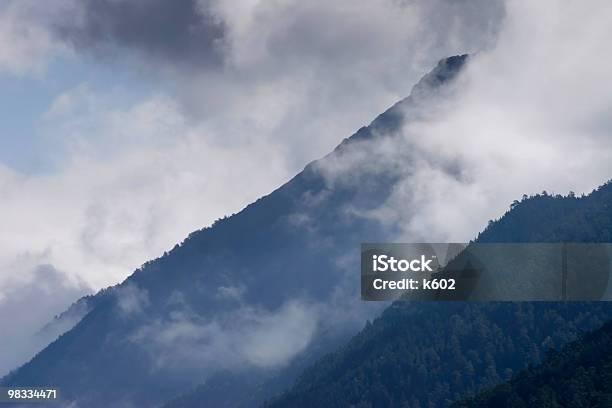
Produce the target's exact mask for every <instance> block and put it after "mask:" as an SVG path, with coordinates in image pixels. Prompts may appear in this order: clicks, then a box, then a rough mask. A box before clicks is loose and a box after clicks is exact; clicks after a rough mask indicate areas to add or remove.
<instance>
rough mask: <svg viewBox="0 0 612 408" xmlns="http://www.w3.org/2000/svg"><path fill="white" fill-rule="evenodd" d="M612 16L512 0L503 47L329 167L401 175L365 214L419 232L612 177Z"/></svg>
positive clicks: (471, 227)
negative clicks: (395, 128)
mask: <svg viewBox="0 0 612 408" xmlns="http://www.w3.org/2000/svg"><path fill="white" fill-rule="evenodd" d="M611 17H612V7H610V6H609V5H608V4H607V3H605V2H601V3H598V4H597V6H593V5H589V6H588V7H586V6H584V5H578V4H571V5H568V4H566V3H562V2H559V1H554V0H551V1H547V2H539V3H538V5H533V4H531V3H529V4H527V3H525V2H521V1H511V2H508V4H507V8H506V19H505V24H504V26H503V28H502V30H501V31H500V35H499V38H498V40H497V42H496V44H495V46H494V47H492V48H491V49H489V50H486V51H483V52H480V53H478V54H476V55H474V56H473V57H472V58H471V59H470V61H469V63H468V65H467V66H466V69H465V72H463V73H462V74H461V75H460V77H459V78H458V82H456V83H455V84H454V85H453V86H451V88H449V89H448V90H447V91H446V92H444V93H443V94H442V97H439V98H437V99H434V100H432V101H431V102H430V103H429V104H428V106H427V108H426V109H425V110H419V108H418V107H417V109H416V113H415V110H414V109H413V110H410V111H405V112H404V113H405V114H406V115H407V116H410V117H411V118H412V120H411V121H407V122H406V123H405V125H404V126H403V128H402V129H401V132H399V134H398V135H396V137H395V138H391V139H387V140H384V141H381V140H380V139H376V140H373V141H370V142H364V143H363V144H362V146H356V147H355V149H354V151H353V152H352V153H351V154H349V155H347V156H346V158H344V159H343V160H340V163H335V164H333V167H329V166H328V168H327V172H328V173H329V174H327V176H328V177H330V175H331V176H333V177H332V179H334V180H342V177H343V175H345V176H346V175H348V176H349V179H353V180H358V177H359V174H360V172H361V171H362V168H363V167H364V166H363V165H364V161H367V163H365V167H366V170H365V171H367V172H370V173H371V172H372V171H378V172H381V173H383V172H385V173H389V172H392V173H393V174H396V175H399V179H400V181H399V182H398V183H397V184H396V185H395V187H394V189H393V191H392V193H391V195H390V196H389V197H388V198H387V200H385V202H383V203H381V205H380V206H378V207H377V208H375V209H373V210H370V211H361V212H357V214H358V215H360V216H366V217H371V218H374V219H378V220H380V221H381V222H384V223H386V224H387V225H388V226H399V227H400V233H399V234H398V236H397V237H396V239H397V240H398V241H414V242H421V241H428V242H466V241H468V240H470V239H473V238H474V237H475V235H476V234H477V233H478V232H479V231H480V230H482V229H483V227H484V226H485V225H486V223H487V221H488V220H490V219H495V218H497V217H499V216H500V215H501V214H503V213H504V212H505V210H507V209H508V206H509V204H510V203H511V202H512V201H513V200H515V199H518V198H520V197H521V196H522V195H523V194H534V193H538V192H541V191H542V190H547V191H549V192H555V193H562V194H567V193H568V192H569V191H570V190H571V191H575V192H584V193H588V192H590V191H591V190H592V189H593V188H595V187H597V186H598V185H600V184H602V183H604V182H605V181H607V180H608V179H610V178H612V166H611V165H610V163H612V143H610V142H611V139H610V137H609V133H610V129H611V127H610V125H611V123H610V120H609V114H608V112H610V109H611V108H612V97H611V96H610V95H612V92H611V91H612V88H611V87H610V86H609V85H608V83H609V81H607V80H606V77H607V72H609V71H610V70H611V69H612V58H608V57H607V54H606V52H605V50H606V48H607V47H608V38H609V36H610V35H611V34H612V29H611V28H610V25H609V24H608V21H610V18H611ZM577 21H580V26H581V27H588V29H584V30H579V29H577V24H578V23H577ZM324 174H325V173H324ZM345 182H346V181H345Z"/></svg>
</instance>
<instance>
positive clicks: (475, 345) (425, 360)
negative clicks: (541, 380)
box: [267, 183, 612, 407]
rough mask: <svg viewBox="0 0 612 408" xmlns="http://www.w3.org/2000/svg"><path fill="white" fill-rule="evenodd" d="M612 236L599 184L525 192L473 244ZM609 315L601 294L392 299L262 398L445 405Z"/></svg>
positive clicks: (609, 192) (605, 191)
mask: <svg viewBox="0 0 612 408" xmlns="http://www.w3.org/2000/svg"><path fill="white" fill-rule="evenodd" d="M611 234H612V184H610V183H607V184H605V185H604V186H602V187H600V188H599V189H597V190H596V191H594V192H593V193H591V194H589V195H588V196H585V197H576V196H575V195H574V194H569V195H568V196H565V197H562V196H559V195H555V196H553V195H550V194H548V193H543V194H538V195H535V196H532V197H524V198H523V200H522V201H520V202H518V201H517V202H515V203H513V205H512V207H511V209H510V210H509V211H508V212H507V213H506V214H505V215H504V216H503V217H501V218H500V219H499V220H496V221H493V222H491V223H490V224H489V226H488V227H487V228H486V229H485V230H484V231H483V232H482V233H481V234H480V235H479V237H478V239H477V242H606V241H608V240H609V237H610V236H611ZM611 317H612V305H610V304H609V303H606V302H601V303H585V302H582V303H581V302H568V303H544V302H540V303H510V302H505V303H427V302H421V303H419V302H396V303H395V304H393V305H392V306H391V307H390V308H389V309H387V310H386V311H385V312H384V313H383V315H382V316H381V317H380V318H378V319H376V320H375V321H374V322H373V323H371V324H368V325H367V326H366V327H365V328H364V329H363V330H362V331H361V333H359V334H358V335H357V336H355V337H354V338H353V339H352V340H351V341H350V342H349V343H348V344H346V345H345V346H343V347H342V348H340V349H339V350H337V351H336V352H335V353H332V354H330V355H328V356H326V357H325V358H323V359H321V360H320V361H319V362H318V363H316V364H315V365H314V366H312V367H311V368H309V369H308V370H306V372H305V373H304V374H303V375H302V376H301V377H300V378H299V380H298V381H297V383H296V384H295V386H294V388H293V389H292V390H290V391H289V392H287V393H285V394H284V395H283V396H281V397H279V398H277V399H275V400H273V401H269V402H268V404H267V406H269V407H307V406H322V407H343V406H356V407H428V406H447V405H450V404H451V403H452V402H453V401H456V400H458V399H460V398H462V397H464V396H466V395H470V394H473V393H475V392H477V391H478V390H482V389H483V388H488V387H491V386H492V385H494V384H497V383H499V382H501V381H504V380H507V379H509V378H511V376H512V375H513V373H516V372H518V371H520V370H522V369H524V368H526V367H527V366H528V365H529V364H537V363H539V362H541V361H542V357H543V356H544V355H545V353H546V351H547V350H549V349H550V348H555V349H556V348H559V347H560V346H562V345H564V344H566V343H567V342H568V341H570V340H573V339H574V338H575V337H576V336H577V335H578V334H579V333H580V332H582V331H586V330H591V329H595V328H598V327H600V326H601V325H602V324H603V323H604V322H605V321H606V320H608V319H610V318H611Z"/></svg>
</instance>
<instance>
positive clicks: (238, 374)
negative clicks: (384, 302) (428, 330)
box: [2, 56, 466, 407]
mask: <svg viewBox="0 0 612 408" xmlns="http://www.w3.org/2000/svg"><path fill="white" fill-rule="evenodd" d="M465 60H466V57H465V56H459V57H452V58H449V59H446V60H443V61H441V62H440V64H439V65H438V66H437V67H436V68H435V69H434V70H433V71H432V72H431V73H429V74H428V75H426V76H425V77H424V78H423V79H422V80H421V81H420V82H419V83H418V84H417V85H416V86H415V87H414V89H413V91H412V93H411V95H410V96H409V97H408V98H406V99H404V100H402V101H400V102H399V103H398V104H396V105H394V106H393V107H392V108H390V109H389V110H388V111H386V112H385V113H383V114H382V115H380V116H379V117H377V118H376V119H375V120H374V121H373V122H372V123H371V124H370V125H369V126H368V127H364V128H361V129H359V131H357V133H356V134H354V135H353V136H351V137H350V138H348V139H345V140H344V141H343V142H342V144H340V146H338V148H336V150H335V151H334V152H332V153H331V154H329V155H328V156H326V157H325V158H324V159H322V160H319V161H317V162H314V163H311V164H310V165H308V166H307V167H306V168H305V169H304V171H303V172H301V173H300V174H298V175H297V176H296V177H294V178H293V179H292V180H291V181H289V182H288V183H286V184H285V185H283V186H282V187H280V188H279V189H277V190H276V191H274V192H273V193H271V194H270V195H268V196H266V197H263V198H261V199H259V200H257V201H256V202H255V203H253V204H251V205H249V206H248V207H246V208H245V209H244V210H243V211H241V212H240V213H238V214H235V215H233V216H231V217H229V218H225V219H222V220H219V221H218V222H216V223H215V224H214V225H213V226H212V227H210V228H206V229H203V230H200V231H197V232H194V233H192V234H191V235H190V236H189V237H188V238H187V239H186V240H185V241H184V242H183V243H182V244H181V245H177V246H176V247H175V248H174V249H173V250H172V251H170V252H169V253H167V254H165V255H164V256H162V257H161V258H158V259H156V260H154V261H151V262H148V263H146V264H145V265H143V267H142V268H140V269H139V270H137V271H136V272H135V273H134V274H133V275H131V276H130V277H129V278H128V279H126V280H125V281H124V282H123V283H121V284H120V285H117V286H115V287H112V288H109V289H106V290H103V291H101V292H100V293H98V294H97V295H96V296H94V297H93V298H91V299H89V300H88V302H87V304H88V306H89V312H88V313H87V314H86V315H85V317H84V318H83V319H82V320H81V321H80V322H79V323H78V324H77V325H76V326H75V327H74V328H72V329H71V330H70V331H68V332H67V333H65V334H64V335H62V336H61V337H59V338H58V339H57V340H56V341H55V342H53V343H52V344H50V345H49V346H48V347H47V348H46V349H44V350H43V351H42V352H40V353H39V354H38V355H36V356H35V357H34V358H33V359H32V360H31V361H30V362H28V363H27V364H25V365H24V366H22V367H21V368H19V369H18V370H16V371H15V372H13V373H11V374H9V375H8V376H7V377H5V378H4V379H3V380H2V384H3V385H9V386H26V385H30V386H31V385H37V384H44V385H54V386H57V387H59V388H61V389H62V395H63V397H64V398H65V399H66V400H67V401H76V402H77V403H78V404H79V406H87V407H97V406H108V405H112V406H134V405H135V406H151V405H155V404H158V403H161V402H163V401H166V400H168V399H170V398H172V397H174V396H176V395H177V394H180V393H181V392H184V391H187V390H188V389H190V388H191V387H194V386H196V385H197V384H200V383H206V381H207V380H209V379H210V380H211V381H212V382H213V383H214V382H215V381H217V383H219V378H224V380H223V381H220V382H221V383H223V384H225V385H224V386H226V387H227V388H225V391H224V393H226V394H231V395H234V396H236V401H235V404H240V403H244V398H249V397H250V395H251V394H252V392H251V391H252V390H253V389H257V390H262V389H265V388H266V387H267V385H266V384H267V382H268V381H272V382H274V384H275V387H279V388H282V387H283V381H285V382H287V381H291V379H292V378H293V377H292V375H294V374H292V373H296V372H298V371H299V367H302V366H303V365H305V364H306V362H307V361H312V360H313V359H314V358H315V357H317V356H318V355H321V354H322V353H323V352H325V351H328V350H329V347H333V346H334V345H335V344H337V342H339V341H341V340H342V339H346V338H347V337H348V336H350V335H351V334H352V333H354V332H356V331H357V329H358V327H360V326H361V325H362V324H363V322H364V321H365V319H366V318H368V317H370V316H373V315H374V314H375V313H377V311H378V310H379V309H380V307H381V305H374V304H364V303H362V302H360V301H359V300H358V296H355V294H357V293H358V283H359V279H355V276H354V274H355V273H358V272H356V271H359V268H358V256H354V257H353V256H351V255H350V254H353V253H354V252H355V251H356V250H357V248H359V244H360V243H361V242H363V241H384V240H385V239H386V238H387V237H389V236H391V234H393V232H394V231H392V230H390V228H389V227H387V226H385V225H382V224H380V223H379V222H378V221H377V220H375V219H372V218H369V217H360V216H359V215H358V214H360V213H362V212H366V211H368V210H369V209H371V208H374V207H376V206H379V205H381V203H384V200H385V197H387V196H388V195H389V193H390V191H391V190H392V189H393V187H394V185H395V183H396V182H397V181H398V180H400V179H401V178H402V177H404V176H405V174H402V173H401V171H400V170H398V169H395V168H374V167H367V166H363V171H362V172H360V173H359V174H355V173H354V172H353V171H352V169H351V168H349V169H347V168H345V167H343V163H344V162H345V161H346V160H348V159H352V158H354V157H357V158H358V159H359V160H361V162H363V163H364V164H367V163H368V162H369V160H370V159H372V160H376V159H381V160H382V159H384V158H385V156H384V155H385V152H384V151H380V152H375V151H369V152H368V153H369V154H371V157H362V156H360V155H361V154H362V153H363V144H364V143H371V144H372V145H384V144H385V140H387V139H390V138H395V137H396V134H397V133H399V132H400V130H401V127H402V124H403V123H404V122H405V121H407V120H412V119H415V118H418V117H419V115H421V114H423V112H424V111H426V110H427V107H428V106H430V105H431V104H432V103H434V102H435V100H437V99H438V98H443V97H444V92H443V91H442V90H443V89H445V88H446V84H447V83H450V82H451V79H453V78H454V77H455V76H456V74H457V73H458V72H459V71H460V68H461V67H462V66H463V64H464V62H465ZM408 150H409V149H408ZM361 162H360V163H361ZM347 254H348V255H347ZM296 367H297V368H296ZM228 373H229V374H228ZM279 378H280V379H282V381H280V382H279V380H278V379H279ZM208 383H210V382H208ZM227 384H229V385H227ZM213 388H214V387H213ZM228 390H229V391H228ZM207 392H208V394H206V397H207V398H209V401H211V399H210V398H214V390H210V391H207ZM265 395H266V392H262V394H261V397H258V398H263V397H264V396H265ZM241 401H242V402H241ZM247 403H248V404H252V403H254V401H252V400H250V399H249V400H248V401H247Z"/></svg>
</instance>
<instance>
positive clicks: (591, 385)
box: [453, 322, 612, 408]
mask: <svg viewBox="0 0 612 408" xmlns="http://www.w3.org/2000/svg"><path fill="white" fill-rule="evenodd" d="M610 351H612V322H609V323H607V324H606V325H605V326H604V327H602V328H601V329H599V330H596V331H594V332H593V333H589V334H587V335H585V336H584V337H582V338H580V339H578V340H576V341H575V342H573V343H571V344H570V345H568V346H567V347H565V348H563V350H561V351H558V352H555V351H551V352H550V354H549V356H548V358H547V359H546V360H545V361H544V363H542V364H541V365H540V366H537V367H533V366H531V367H529V368H527V369H526V370H524V371H522V372H521V373H520V374H519V375H517V376H516V377H515V378H513V379H512V380H511V381H509V382H507V383H505V384H502V385H499V386H497V387H495V388H493V389H492V390H489V391H486V392H483V393H482V394H480V395H478V396H477V397H474V398H471V399H467V400H464V401H461V402H458V403H456V404H454V405H453V406H454V407H455V408H468V407H469V408H485V407H487V408H489V407H491V408H493V407H495V408H506V407H507V408H510V407H512V408H523V407H525V408H526V407H551V408H552V407H559V408H561V407H601V408H603V407H610V406H612V354H611V353H610Z"/></svg>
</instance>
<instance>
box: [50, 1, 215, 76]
mask: <svg viewBox="0 0 612 408" xmlns="http://www.w3.org/2000/svg"><path fill="white" fill-rule="evenodd" d="M77 7H78V8H79V9H78V10H77V12H76V15H77V16H78V17H79V18H71V19H63V20H62V21H56V22H55V23H54V25H53V31H54V32H55V34H56V35H58V36H59V37H60V38H61V39H62V40H63V41H66V42H68V43H70V44H72V45H73V46H74V47H75V48H76V49H77V50H80V51H87V52H93V53H95V54H96V55H104V56H108V55H113V54H115V53H116V52H117V51H119V50H127V51H135V52H137V53H138V54H140V55H141V56H145V57H149V58H150V57H152V58H153V59H155V60H156V61H158V62H166V61H169V62H172V63H173V64H176V63H178V64H195V65H198V66H218V65H220V64H221V63H222V61H223V56H222V43H223V39H224V25H223V22H222V21H221V20H220V19H219V18H217V17H215V16H214V15H213V14H212V13H211V11H210V9H209V7H208V3H205V2H198V1H197V0H174V1H167V0H83V1H81V2H78V6H77Z"/></svg>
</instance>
